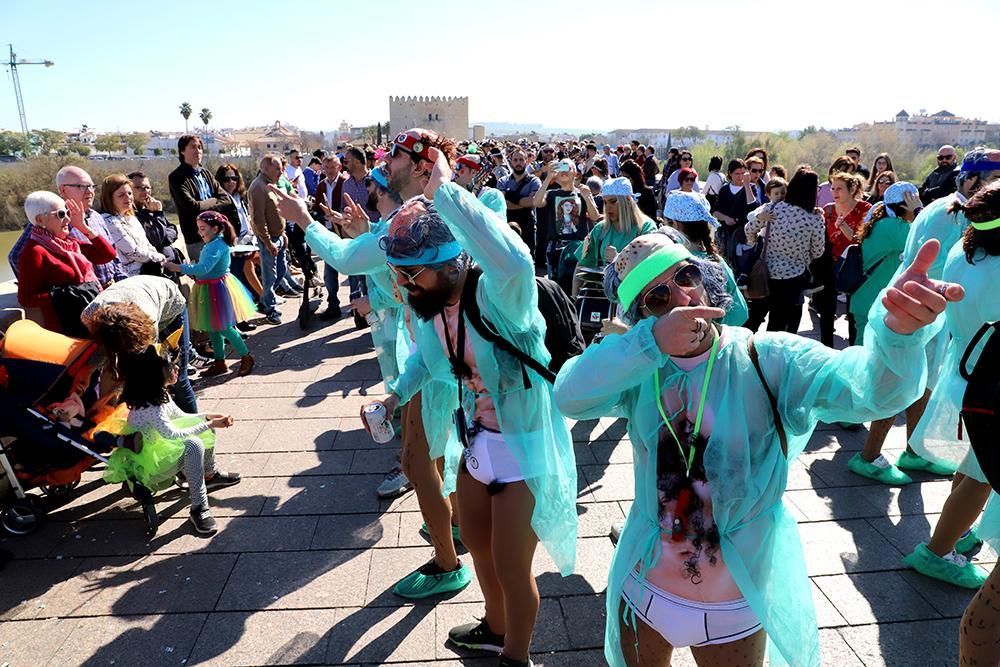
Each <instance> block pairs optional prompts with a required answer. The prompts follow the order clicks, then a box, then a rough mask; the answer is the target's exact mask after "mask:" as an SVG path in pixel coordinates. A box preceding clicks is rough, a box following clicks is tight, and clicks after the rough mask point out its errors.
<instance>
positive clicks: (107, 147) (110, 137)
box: [94, 134, 122, 153]
mask: <svg viewBox="0 0 1000 667" xmlns="http://www.w3.org/2000/svg"><path fill="white" fill-rule="evenodd" d="M121 147H122V142H121V139H119V138H118V135H115V134H102V135H101V136H99V137H97V141H95V142H94V149H95V150H97V151H98V152H101V153H111V152H112V151H117V150H121Z"/></svg>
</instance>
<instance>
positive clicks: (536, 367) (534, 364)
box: [460, 266, 556, 389]
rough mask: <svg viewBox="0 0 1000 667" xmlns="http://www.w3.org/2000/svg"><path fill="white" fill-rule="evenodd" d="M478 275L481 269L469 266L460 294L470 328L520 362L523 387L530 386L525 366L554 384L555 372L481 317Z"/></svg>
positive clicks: (528, 387) (480, 273) (527, 387)
mask: <svg viewBox="0 0 1000 667" xmlns="http://www.w3.org/2000/svg"><path fill="white" fill-rule="evenodd" d="M480 276H482V271H481V270H480V269H479V267H477V266H470V267H469V269H468V270H467V271H466V274H465V285H463V286H462V296H461V297H460V298H461V302H462V309H463V310H464V311H465V317H466V319H467V320H468V321H469V324H471V325H472V328H473V329H475V330H476V333H477V334H479V335H480V337H482V339H483V340H485V341H488V342H490V343H493V344H494V345H495V346H497V347H498V348H500V349H501V350H503V351H504V352H506V353H507V354H510V355H511V356H513V357H514V358H515V359H517V360H518V361H520V362H521V373H522V375H523V377H524V388H525V389H530V388H531V379H530V378H529V377H528V371H527V370H525V368H524V367H525V366H527V367H528V368H530V369H531V370H533V371H535V372H536V373H538V374H539V375H541V376H542V377H543V378H544V379H545V380H546V381H548V382H549V383H551V384H554V383H555V381H556V374H555V373H553V372H552V371H550V370H549V369H548V368H546V367H545V366H543V365H542V364H541V362H539V361H538V360H537V359H535V358H534V357H532V356H530V355H528V354H526V353H525V352H522V351H521V350H520V349H518V348H517V347H516V346H515V345H514V344H513V343H511V342H510V341H508V340H507V339H506V338H504V337H503V336H501V335H500V334H498V333H496V331H495V330H494V327H493V323H492V322H490V321H489V320H486V319H484V318H483V313H482V311H480V309H479V302H478V301H477V300H476V288H477V287H478V286H479V278H480ZM536 289H537V288H536Z"/></svg>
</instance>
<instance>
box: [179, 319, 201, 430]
mask: <svg viewBox="0 0 1000 667" xmlns="http://www.w3.org/2000/svg"><path fill="white" fill-rule="evenodd" d="M181 324H182V325H183V327H184V331H183V333H181V340H180V343H179V345H180V359H179V360H178V368H177V382H176V383H174V403H176V404H177V407H179V408H180V409H181V410H183V411H184V412H190V413H192V414H194V413H196V412H198V399H197V398H196V397H195V395H194V388H193V387H192V386H191V378H190V377H189V376H188V362H189V361H190V352H191V323H190V322H189V321H188V311H187V308H185V309H184V310H182V311H181Z"/></svg>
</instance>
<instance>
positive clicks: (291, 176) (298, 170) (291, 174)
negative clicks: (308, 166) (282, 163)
mask: <svg viewBox="0 0 1000 667" xmlns="http://www.w3.org/2000/svg"><path fill="white" fill-rule="evenodd" d="M285 176H287V177H288V180H289V181H291V182H292V185H293V186H295V190H296V191H297V192H298V193H299V196H300V197H302V198H303V199H305V198H306V197H308V196H309V191H308V190H306V177H305V176H303V174H302V167H293V166H292V164H291V163H290V162H289V163H288V166H286V167H285ZM295 179H298V180H295Z"/></svg>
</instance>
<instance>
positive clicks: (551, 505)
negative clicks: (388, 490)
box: [392, 183, 577, 576]
mask: <svg viewBox="0 0 1000 667" xmlns="http://www.w3.org/2000/svg"><path fill="white" fill-rule="evenodd" d="M499 197H500V193H496V194H493V193H486V194H485V195H484V197H483V201H480V200H478V199H476V198H475V197H474V196H473V195H472V194H470V193H469V192H467V191H466V190H465V189H464V188H462V187H460V186H458V185H455V184H454V183H445V184H444V185H442V186H441V187H440V188H439V189H438V191H437V194H436V195H435V197H434V205H435V207H436V208H437V211H438V213H439V214H440V215H441V218H442V220H444V222H445V223H446V224H447V225H448V228H449V229H450V230H451V232H452V234H454V236H455V240H456V241H458V243H459V244H460V245H461V246H462V247H463V248H465V249H466V251H467V252H468V253H469V255H470V256H471V257H472V258H473V259H474V260H475V261H476V263H477V264H478V265H479V267H480V268H481V269H482V272H483V273H482V277H481V279H480V281H479V286H478V289H477V292H476V300H477V302H478V303H479V307H480V309H481V311H482V314H483V317H484V318H485V319H488V320H489V321H490V322H492V323H493V325H494V326H495V328H496V330H497V333H499V334H500V335H501V336H503V337H504V338H506V339H507V340H508V341H510V342H511V343H513V344H514V345H515V346H517V347H518V348H520V349H521V350H523V351H524V352H526V353H527V354H529V355H531V356H532V357H534V358H535V359H537V360H538V361H540V362H542V363H547V362H548V361H549V358H550V356H549V352H548V350H547V349H546V348H545V344H544V338H545V321H544V320H543V319H542V315H541V313H540V312H539V310H538V295H537V292H536V288H535V270H534V264H533V262H532V259H531V255H530V253H529V252H528V248H527V246H525V245H524V242H523V241H522V240H521V239H520V237H519V236H518V235H517V234H516V233H514V231H513V230H511V229H510V226H509V225H508V224H507V220H506V218H505V217H503V216H501V215H498V214H497V212H496V211H497V210H499V209H501V208H502V204H503V202H502V200H501V201H499V202H494V201H493V199H498V198H499ZM412 325H413V329H414V334H415V337H416V340H417V350H418V353H417V354H415V355H413V356H411V357H410V358H409V359H407V361H406V367H405V368H404V369H403V372H402V374H401V375H400V377H399V379H398V380H397V381H396V383H395V385H394V386H393V387H392V391H393V392H394V393H396V394H397V395H398V396H399V397H400V399H401V400H404V401H405V400H408V399H409V397H410V396H412V395H413V394H415V393H416V392H417V391H420V389H421V387H423V386H425V385H426V383H427V382H429V381H431V380H432V379H437V380H438V381H440V382H444V383H449V384H450V385H451V386H452V387H453V388H454V387H455V384H456V382H455V376H454V375H453V374H452V371H451V366H450V364H449V362H448V358H447V356H446V355H445V351H444V348H443V346H442V345H441V341H440V339H439V338H438V336H437V333H436V332H435V330H434V326H433V322H424V321H422V320H419V319H418V318H414V319H413V321H412ZM466 335H467V336H468V339H469V341H470V342H471V343H472V348H473V350H474V352H475V356H476V364H477V366H478V368H479V373H480V375H481V376H482V379H483V383H484V384H485V385H486V388H487V391H488V392H489V394H490V395H491V397H492V398H493V402H494V405H495V406H496V412H497V419H498V421H499V424H500V431H501V432H502V433H503V436H504V440H505V441H506V443H507V445H508V446H509V447H510V450H511V453H512V454H513V456H514V458H515V460H516V461H517V463H518V465H519V466H520V468H521V470H522V472H523V473H524V474H525V476H526V477H527V479H526V480H525V482H526V483H527V485H528V488H529V489H530V490H531V493H532V494H533V496H534V499H535V508H534V512H533V513H532V517H531V527H532V528H533V529H534V531H535V534H536V535H538V539H539V541H541V543H542V545H543V546H544V547H545V550H546V551H548V553H549V555H550V556H551V557H552V560H553V561H555V564H556V566H557V567H558V568H559V571H560V572H561V573H562V574H563V576H568V575H570V574H572V572H573V568H574V564H575V562H576V535H577V513H576V493H577V486H576V457H575V455H574V452H573V442H572V437H571V436H570V432H569V428H568V426H567V424H566V420H565V419H564V418H563V416H562V415H561V414H560V413H559V412H558V411H557V410H556V407H555V402H554V400H553V397H552V386H551V385H550V384H549V383H548V382H546V381H545V380H544V379H542V378H541V377H540V376H539V375H537V374H536V373H535V372H534V371H532V370H530V369H527V373H528V375H529V377H530V381H531V387H530V388H525V386H524V379H523V375H522V367H521V364H520V362H518V361H517V360H516V359H515V358H514V357H512V356H510V355H509V354H507V353H505V352H501V351H498V350H497V349H496V348H495V347H494V346H493V345H492V344H491V343H487V342H486V341H484V340H483V339H482V338H481V337H480V336H479V335H478V334H477V333H476V330H475V329H474V328H473V327H472V326H471V325H470V324H468V322H466ZM473 399H474V397H473V396H472V394H471V393H470V392H468V391H463V405H464V406H465V409H466V414H468V415H472V414H473V412H472V408H473ZM425 405H426V401H425ZM456 408H457V400H456V401H451V402H444V401H442V402H439V403H437V404H435V405H434V406H433V409H434V410H435V411H436V412H438V413H439V417H440V418H441V419H444V418H445V417H447V419H449V420H450V419H451V416H452V413H453V411H454V410H455V409H456ZM460 455H461V451H460V447H459V445H458V443H457V441H452V442H450V443H449V453H448V454H447V455H446V457H445V459H446V461H450V460H456V459H457V458H458V457H459V456H460Z"/></svg>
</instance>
